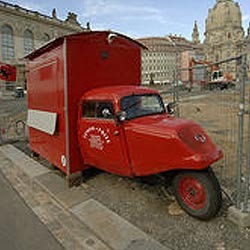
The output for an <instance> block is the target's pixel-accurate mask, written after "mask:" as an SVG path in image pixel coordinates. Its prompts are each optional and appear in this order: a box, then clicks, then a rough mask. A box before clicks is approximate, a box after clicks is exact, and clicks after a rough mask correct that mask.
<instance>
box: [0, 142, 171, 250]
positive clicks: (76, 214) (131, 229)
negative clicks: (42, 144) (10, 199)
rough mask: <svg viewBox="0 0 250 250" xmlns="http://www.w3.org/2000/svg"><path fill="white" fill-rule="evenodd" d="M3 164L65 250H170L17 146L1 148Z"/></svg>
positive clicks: (16, 187)
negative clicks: (70, 186) (69, 186)
mask: <svg viewBox="0 0 250 250" xmlns="http://www.w3.org/2000/svg"><path fill="white" fill-rule="evenodd" d="M0 160H1V162H2V163H3V164H2V165H1V166H0V171H1V172H2V173H3V174H4V176H5V177H6V178H7V179H8V180H9V182H10V183H11V185H12V186H13V188H14V189H15V190H16V191H17V193H18V194H19V195H20V196H21V197H22V198H23V200H24V201H25V203H26V204H27V205H28V207H30V209H32V210H33V211H34V213H35V214H36V215H37V216H38V217H39V218H40V220H41V221H42V222H43V223H44V224H45V225H46V226H47V228H48V230H49V231H51V233H52V234H53V235H54V237H55V238H56V239H57V240H58V241H59V242H60V243H61V244H62V245H63V246H64V247H65V249H84V250H85V249H86V250H152V249H154V250H169V248H166V247H165V246H163V245H161V244H160V243H159V242H157V241H156V240H154V239H152V238H151V237H150V236H148V235H147V234H146V233H144V232H143V231H142V230H140V229H139V228H137V227H135V226H134V225H132V224H131V223H130V222H128V221H126V220H125V219H123V218H122V217H120V216H119V215H118V214H116V213H114V212H112V211H111V210H110V209H108V208H107V207H106V206H104V205H103V204H101V203H100V202H98V201H96V200H94V199H91V198H90V197H89V196H88V194H87V193H86V191H85V190H84V189H83V188H81V187H79V188H72V189H69V188H68V187H67V185H66V181H65V180H64V179H63V178H61V177H59V176H57V175H55V174H53V172H52V171H51V170H49V169H47V168H46V167H44V166H43V165H41V164H39V163H38V162H36V161H35V160H34V159H32V158H30V157H29V156H27V155H25V154H24V153H23V152H21V151H20V150H18V149H16V148H15V147H14V146H12V145H4V146H1V147H0Z"/></svg>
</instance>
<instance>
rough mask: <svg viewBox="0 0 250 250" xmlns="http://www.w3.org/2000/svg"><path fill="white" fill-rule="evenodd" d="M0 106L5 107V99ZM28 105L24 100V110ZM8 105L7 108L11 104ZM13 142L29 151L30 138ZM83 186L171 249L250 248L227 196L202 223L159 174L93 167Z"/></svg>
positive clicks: (249, 231) (248, 231) (246, 231)
mask: <svg viewBox="0 0 250 250" xmlns="http://www.w3.org/2000/svg"><path fill="white" fill-rule="evenodd" d="M0 105H1V109H2V102H1V103H0ZM25 105H26V104H25V101H24V102H23V106H24V109H25ZM19 106H20V102H19V103H18V104H14V103H12V107H13V108H16V107H19ZM6 107H7V109H8V107H9V105H6ZM8 110H9V109H8ZM10 110H11V109H10ZM22 110H23V109H22ZM2 111H3V109H2ZM2 111H1V112H2ZM14 145H15V146H17V147H18V148H19V149H21V150H23V151H24V152H26V153H29V149H28V142H27V141H19V142H16V143H14ZM38 161H40V162H41V163H42V164H44V165H46V166H49V164H48V163H47V162H46V161H45V160H44V159H41V158H38ZM55 174H58V171H55ZM62 178H63V175H62ZM82 187H83V188H85V189H86V191H88V193H89V194H90V196H91V197H92V198H94V199H96V200H98V201H99V202H101V203H103V204H104V205H106V206H107V207H108V208H109V209H111V210H113V211H114V212H116V213H117V214H119V215H120V216H122V217H123V218H125V219H127V220H128V221H130V222H131V223H133V224H134V225H136V226H137V227H139V228H140V229H142V230H143V231H144V232H146V233H148V234H150V235H151V236H152V237H153V238H155V239H156V240H158V241H160V242H161V243H162V244H164V245H166V246H168V247H170V248H171V249H174V250H180V249H187V250H195V249H197V250H198V249H203V250H211V249H216V250H236V249H238V250H248V249H249V246H250V229H239V228H237V227H236V226H235V225H234V224H232V223H231V222H229V221H228V220H227V218H226V215H227V203H226V200H225V199H224V205H223V209H222V210H221V211H220V213H219V214H218V216H217V217H216V218H214V219H213V220H210V221H208V222H202V221H199V220H197V219H194V218H192V217H190V216H188V215H187V214H185V213H183V211H182V210H181V209H180V208H179V207H178V205H177V204H176V203H175V200H174V198H173V196H172V195H171V189H170V188H168V189H167V191H166V190H165V189H164V185H163V183H162V181H161V180H160V179H159V178H158V177H157V176H152V177H150V178H144V179H129V178H123V177H119V176H115V175H112V174H109V173H105V172H101V171H98V170H94V169H91V170H89V171H87V172H85V173H84V174H83V184H82ZM152 250H153V249H152Z"/></svg>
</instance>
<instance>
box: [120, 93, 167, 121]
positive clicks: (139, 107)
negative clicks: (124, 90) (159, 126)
mask: <svg viewBox="0 0 250 250" xmlns="http://www.w3.org/2000/svg"><path fill="white" fill-rule="evenodd" d="M121 110H122V111H125V112H126V119H127V120H130V119H134V118H136V117H140V116H146V115H154V114H162V113H164V112H165V108H164V104H163V102H162V99H161V97H160V96H159V95H157V94H143V95H131V96H125V97H123V98H122V99H121Z"/></svg>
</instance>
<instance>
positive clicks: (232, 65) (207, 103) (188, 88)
mask: <svg viewBox="0 0 250 250" xmlns="http://www.w3.org/2000/svg"><path fill="white" fill-rule="evenodd" d="M246 65H247V64H246V57H245V56H239V57H235V58H229V59H227V60H224V61H221V62H216V63H213V64H212V63H208V62H204V61H203V62H201V61H200V62H197V63H193V64H191V65H190V67H188V68H185V69H184V68H183V69H180V70H179V73H178V74H176V79H175V81H174V83H173V84H171V86H164V87H161V88H160V89H161V92H162V94H163V96H164V99H165V102H170V101H174V102H178V109H177V110H176V116H180V117H184V118H187V119H192V120H195V121H196V122H198V123H199V124H200V125H201V126H202V127H203V128H204V129H205V130H206V132H207V133H208V135H209V136H210V137H211V138H212V140H213V141H214V142H215V144H216V145H217V146H218V147H219V148H221V149H222V150H223V154H224V157H223V159H222V160H220V161H218V162H217V163H215V164H214V165H213V166H214V171H215V172H216V174H217V177H219V179H220V182H221V184H222V186H223V187H224V188H226V189H227V190H228V191H229V192H230V194H231V198H232V199H233V201H234V203H235V204H236V206H237V207H238V208H240V209H241V210H244V211H248V212H250V204H249V200H250V199H249V191H250V190H249V188H250V112H249V100H250V99H249V98H250V83H249V82H247V81H246ZM232 69H233V70H232ZM227 70H232V71H233V73H231V74H230V73H228V72H227Z"/></svg>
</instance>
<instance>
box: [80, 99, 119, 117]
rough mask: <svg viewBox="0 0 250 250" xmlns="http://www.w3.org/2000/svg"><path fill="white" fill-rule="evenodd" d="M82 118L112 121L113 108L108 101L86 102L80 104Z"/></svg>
mask: <svg viewBox="0 0 250 250" xmlns="http://www.w3.org/2000/svg"><path fill="white" fill-rule="evenodd" d="M82 117H86V118H98V119H113V118H114V107H113V104H112V102H108V101H103V102H102V101H87V102H84V103H83V104H82Z"/></svg>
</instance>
